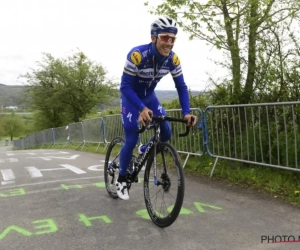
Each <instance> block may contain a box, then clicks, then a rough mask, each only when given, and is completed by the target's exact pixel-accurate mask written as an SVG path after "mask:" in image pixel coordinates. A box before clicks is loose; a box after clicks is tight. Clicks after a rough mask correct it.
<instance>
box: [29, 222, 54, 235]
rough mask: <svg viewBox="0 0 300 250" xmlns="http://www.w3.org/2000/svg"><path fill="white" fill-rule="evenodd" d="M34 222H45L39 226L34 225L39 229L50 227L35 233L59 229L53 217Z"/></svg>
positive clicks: (48, 232)
mask: <svg viewBox="0 0 300 250" xmlns="http://www.w3.org/2000/svg"><path fill="white" fill-rule="evenodd" d="M32 223H33V224H38V223H44V224H43V225H38V226H35V227H34V228H37V229H40V228H48V230H44V231H39V232H36V233H35V234H36V235H39V234H50V233H55V232H56V231H57V230H58V228H57V226H56V224H55V222H54V220H52V219H45V220H36V221H34V222H32Z"/></svg>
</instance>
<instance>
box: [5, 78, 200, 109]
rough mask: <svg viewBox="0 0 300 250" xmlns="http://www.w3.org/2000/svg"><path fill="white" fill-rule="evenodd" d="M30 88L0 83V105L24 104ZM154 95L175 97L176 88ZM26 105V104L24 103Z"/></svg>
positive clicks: (165, 97) (194, 92) (166, 99)
mask: <svg viewBox="0 0 300 250" xmlns="http://www.w3.org/2000/svg"><path fill="white" fill-rule="evenodd" d="M28 88H30V87H28V86H22V85H16V86H10V85H4V84H1V83H0V107H1V106H3V107H6V106H20V107H21V106H24V105H25V99H26V90H27V89H28ZM155 92H156V95H157V97H158V99H159V100H160V101H161V102H164V101H170V100H173V99H177V98H178V96H177V91H176V90H156V91H155ZM192 94H193V95H197V94H200V91H192ZM111 103H112V104H113V105H112V106H118V105H119V99H115V100H113V101H112V102H111ZM26 105H28V104H26ZM100 106H101V109H103V108H106V107H107V106H106V105H100Z"/></svg>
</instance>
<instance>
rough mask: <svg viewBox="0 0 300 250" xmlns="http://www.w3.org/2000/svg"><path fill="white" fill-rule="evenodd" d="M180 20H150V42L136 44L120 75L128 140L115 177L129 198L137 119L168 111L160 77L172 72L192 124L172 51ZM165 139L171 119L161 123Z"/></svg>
mask: <svg viewBox="0 0 300 250" xmlns="http://www.w3.org/2000/svg"><path fill="white" fill-rule="evenodd" d="M177 31H178V29H177V24H176V22H175V21H174V20H173V19H171V18H169V17H159V18H157V19H156V20H155V21H154V22H153V23H152V24H151V43H150V44H145V45H140V46H137V47H134V48H133V49H131V50H130V52H129V53H128V55H127V60H126V63H125V66H124V71H123V75H122V78H121V86H120V92H121V99H120V108H121V117H122V124H123V127H124V131H125V144H124V145H123V147H122V149H121V152H120V172H119V176H118V179H117V181H116V190H117V194H118V196H119V198H121V199H123V200H128V199H129V194H128V189H127V182H126V171H127V167H128V166H129V164H130V161H131V158H132V153H133V150H134V148H135V146H136V144H137V142H138V133H136V130H137V129H138V122H140V123H142V124H143V125H145V122H147V121H151V117H150V116H149V112H150V114H153V115H156V116H160V115H166V111H165V109H164V108H163V107H162V105H161V104H160V102H159V100H158V99H157V97H156V95H155V92H154V89H155V87H156V85H157V83H158V82H159V81H160V79H161V78H162V77H163V76H165V75H167V74H168V73H169V72H170V73H171V75H172V77H173V80H174V83H175V87H176V89H177V92H178V96H179V101H180V105H181V108H182V115H183V117H184V119H185V120H187V122H188V124H189V126H194V125H195V124H196V117H195V116H194V118H195V119H194V122H193V123H191V117H192V115H190V104H189V96H188V89H187V86H186V84H185V82H184V78H183V74H182V70H181V65H180V60H179V58H178V56H177V55H176V54H175V53H174V52H173V51H172V49H173V46H174V43H175V40H176V34H177ZM160 129H161V133H160V134H161V136H160V139H161V141H162V142H166V141H168V140H169V139H170V138H171V126H170V123H169V122H164V123H162V124H161V127H160Z"/></svg>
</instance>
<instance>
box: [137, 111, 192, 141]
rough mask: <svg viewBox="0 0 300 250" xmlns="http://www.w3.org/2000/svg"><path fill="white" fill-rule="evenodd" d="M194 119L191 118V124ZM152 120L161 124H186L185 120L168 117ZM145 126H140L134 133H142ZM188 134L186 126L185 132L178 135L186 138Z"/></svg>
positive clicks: (155, 117)
mask: <svg viewBox="0 0 300 250" xmlns="http://www.w3.org/2000/svg"><path fill="white" fill-rule="evenodd" d="M194 119H195V118H194V117H193V116H192V117H191V122H192V123H193V122H194ZM152 120H153V121H155V122H159V123H160V122H163V121H170V122H181V123H185V124H186V123H187V120H184V119H182V118H174V117H170V116H152ZM146 127H147V126H142V127H141V128H140V129H138V130H137V131H136V132H137V133H143V132H144V131H145V130H146ZM189 133H190V127H188V126H186V127H185V132H184V133H182V134H179V137H183V136H187V135H188V134H189Z"/></svg>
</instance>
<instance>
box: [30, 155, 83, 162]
mask: <svg viewBox="0 0 300 250" xmlns="http://www.w3.org/2000/svg"><path fill="white" fill-rule="evenodd" d="M78 156H79V155H72V156H47V157H45V156H36V157H27V158H39V159H42V160H45V161H51V160H52V159H62V160H75V159H76V158H77V157H78Z"/></svg>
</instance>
